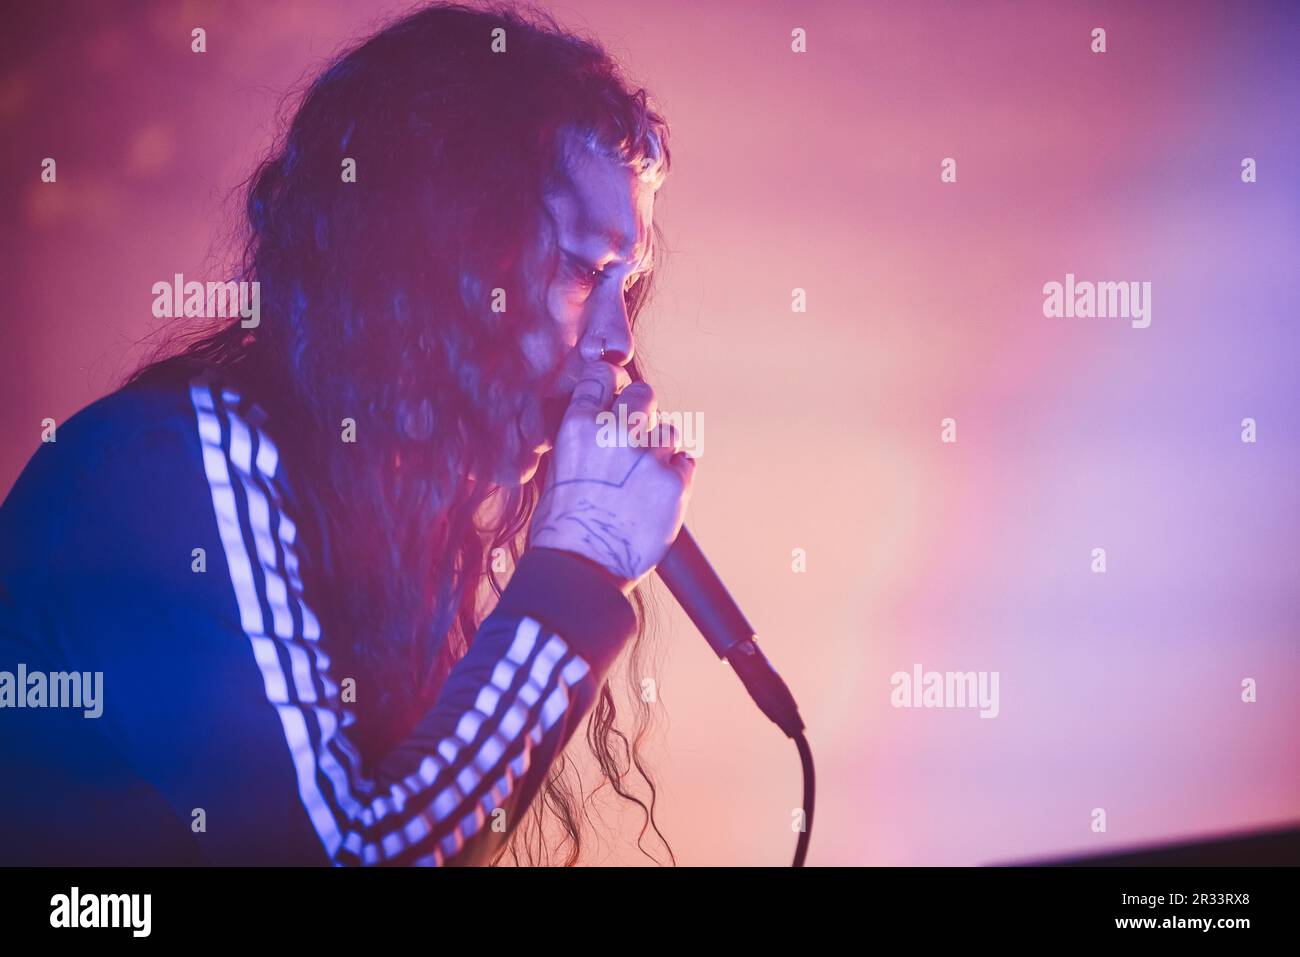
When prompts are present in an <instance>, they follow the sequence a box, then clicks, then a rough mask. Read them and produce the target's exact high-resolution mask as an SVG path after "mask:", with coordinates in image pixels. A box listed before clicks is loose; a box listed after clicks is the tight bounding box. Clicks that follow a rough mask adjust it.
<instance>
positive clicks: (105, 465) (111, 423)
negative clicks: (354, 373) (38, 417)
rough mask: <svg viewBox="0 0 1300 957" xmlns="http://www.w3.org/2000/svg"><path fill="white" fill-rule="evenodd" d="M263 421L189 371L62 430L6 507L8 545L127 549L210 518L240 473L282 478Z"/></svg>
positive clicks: (228, 385) (104, 405)
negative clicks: (138, 535) (142, 538)
mask: <svg viewBox="0 0 1300 957" xmlns="http://www.w3.org/2000/svg"><path fill="white" fill-rule="evenodd" d="M263 419H264V416H263V415H262V414H261V411H260V409H259V408H258V406H257V405H256V403H255V402H253V401H252V399H251V398H250V397H247V396H245V395H244V394H243V393H242V391H241V390H240V389H239V388H238V387H237V386H236V385H234V384H233V383H232V382H231V381H230V380H228V379H225V378H223V377H221V376H219V375H217V374H215V373H213V372H210V371H206V372H205V371H200V370H197V369H193V368H188V367H184V366H181V367H177V368H175V369H172V370H170V371H169V372H168V374H165V375H159V376H152V377H150V378H148V379H145V380H143V381H139V382H135V383H132V384H130V385H127V386H125V387H123V388H121V389H118V390H117V391H115V392H113V393H111V394H110V395H107V396H105V397H103V398H101V399H99V400H98V401H96V402H93V403H91V404H90V405H88V406H87V407H85V408H84V409H82V410H81V411H80V412H78V413H77V414H76V415H74V416H72V417H71V418H69V419H68V420H67V421H66V422H63V423H61V424H57V425H56V426H55V428H54V430H53V434H52V435H51V436H50V438H49V440H48V441H45V442H43V443H42V444H41V446H40V447H39V448H38V449H37V451H36V452H35V454H34V455H33V456H32V458H31V460H30V461H29V462H28V464H27V466H26V468H24V470H23V472H22V474H21V475H20V476H19V478H18V481H17V482H16V483H15V485H14V487H13V489H12V490H11V492H10V493H9V495H8V496H7V497H6V499H5V501H4V503H3V505H2V506H0V539H16V540H20V541H25V542H28V543H30V542H32V541H44V542H46V543H48V544H49V545H50V546H51V547H58V546H59V544H60V542H62V541H65V540H67V539H69V538H71V537H82V538H84V536H85V535H99V534H100V533H102V535H103V536H107V535H112V536H116V537H117V538H118V540H119V541H120V536H121V535H122V534H124V533H125V532H126V531H127V530H131V529H138V530H149V529H154V530H158V531H162V530H164V528H165V527H166V526H167V525H169V524H173V525H174V524H176V523H181V524H185V523H187V522H189V521H192V520H200V519H202V518H204V517H206V516H209V515H211V513H212V505H211V503H212V497H211V492H212V482H213V481H214V480H220V479H224V480H225V481H226V482H229V481H230V472H231V470H232V467H238V465H242V466H244V467H245V468H246V469H248V468H256V467H257V466H258V465H260V466H261V467H262V469H263V470H264V471H265V476H266V479H267V480H269V479H270V478H271V477H272V476H273V475H274V474H275V473H276V471H277V469H278V454H277V453H276V450H275V447H274V445H273V444H272V443H271V442H270V440H269V438H264V437H262V436H261V435H260V432H259V426H260V425H261V422H262V420H263ZM205 506H206V507H205ZM101 537H102V536H101ZM123 544H125V543H123Z"/></svg>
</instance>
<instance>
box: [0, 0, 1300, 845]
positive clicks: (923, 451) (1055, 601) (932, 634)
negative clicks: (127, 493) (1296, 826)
mask: <svg viewBox="0 0 1300 957" xmlns="http://www.w3.org/2000/svg"><path fill="white" fill-rule="evenodd" d="M33 6H34V7H35V9H25V10H24V11H22V12H20V13H18V14H17V15H16V16H15V17H14V22H13V24H12V29H11V30H10V32H9V34H8V36H7V37H6V38H5V40H4V41H3V43H4V51H5V53H4V60H3V67H2V69H0V130H2V131H3V136H2V137H0V139H2V140H3V146H0V149H2V150H3V158H4V171H5V176H4V181H3V183H0V193H2V194H3V198H4V205H5V208H6V209H7V210H8V211H10V228H9V229H7V230H5V231H4V235H3V239H0V243H2V244H3V245H2V246H0V250H2V251H3V256H2V259H3V261H4V262H5V263H6V274H7V275H6V287H7V289H8V292H9V309H8V310H7V315H6V317H5V320H4V323H5V331H6V333H7V334H6V342H7V344H8V347H7V348H6V349H5V350H3V354H2V355H0V422H2V423H3V430H4V436H5V442H4V445H3V448H2V449H0V490H3V491H7V489H8V488H9V486H10V485H11V484H12V482H13V480H14V478H16V476H17V474H18V471H19V470H20V469H21V467H22V465H23V463H24V462H25V460H26V458H27V457H28V456H29V455H30V454H31V452H32V451H33V450H34V449H35V447H36V444H37V442H38V441H39V429H40V426H39V423H40V420H41V419H42V418H44V417H45V416H53V417H55V418H56V419H58V420H59V421H62V420H63V419H65V418H66V417H67V416H68V415H70V414H71V413H72V412H74V411H75V410H76V409H78V408H80V407H81V406H83V405H85V404H86V403H88V402H89V401H91V400H93V399H94V398H96V397H97V396H99V395H101V394H103V393H104V392H105V391H107V390H109V389H110V388H112V387H113V386H114V384H115V383H116V382H117V381H118V380H119V379H120V377H121V376H122V375H123V374H124V373H125V372H126V371H128V370H129V369H130V368H131V367H132V366H133V364H134V363H135V362H136V361H138V359H139V358H140V355H141V348H142V347H141V345H140V344H139V340H140V339H141V338H142V337H144V336H146V335H147V334H150V333H153V332H156V331H157V329H158V326H159V323H158V321H157V320H154V319H153V318H152V317H151V316H150V310H149V306H150V303H151V301H152V296H151V293H150V287H151V286H152V284H153V283H154V282H156V281H159V280H166V279H170V277H171V276H172V275H173V274H174V273H176V272H183V273H186V274H187V275H189V274H193V275H205V276H206V275H207V273H206V272H205V269H206V268H207V266H208V264H210V263H211V262H212V260H213V257H214V255H216V252H217V251H218V250H219V248H220V244H219V240H220V236H221V229H222V228H223V224H224V223H225V222H226V217H228V215H229V213H230V211H231V209H232V206H231V203H230V199H229V193H230V191H231V190H232V189H233V188H234V187H235V186H236V185H237V184H238V183H239V182H240V181H241V180H242V179H243V177H244V176H246V175H247V173H248V172H249V170H250V168H251V166H252V163H253V162H254V160H255V158H256V157H257V156H258V155H259V153H260V151H261V150H263V149H264V148H265V147H266V145H267V143H268V137H269V136H270V134H271V132H272V131H273V129H274V124H273V118H274V115H275V110H276V106H277V102H278V96H279V94H281V93H283V92H284V91H286V90H288V89H289V88H290V87H291V86H292V85H293V84H294V82H295V81H297V80H299V79H300V78H301V77H302V76H304V75H308V74H310V73H311V72H312V71H313V70H314V69H316V68H318V67H319V65H320V63H321V61H322V58H323V57H325V56H327V55H328V54H330V53H331V52H332V51H334V50H335V49H337V48H338V47H339V46H340V45H341V44H343V43H344V41H346V40H347V39H348V38H350V37H353V36H355V35H357V34H358V33H359V32H361V31H364V30H365V29H367V28H369V27H371V26H373V25H375V24H376V23H378V22H379V21H381V20H382V19H383V18H385V17H386V16H388V15H390V14H392V13H394V12H396V11H399V10H401V9H404V5H396V4H382V3H373V4H360V3H344V2H340V0H332V2H313V3H308V2H302V0H297V2H289V3H284V4H275V5H269V4H260V3H253V2H237V3H223V4H215V3H211V4H209V3H189V4H182V5H174V4H164V3H156V2H155V3H135V4H105V5H100V4H95V5H91V4H71V5H68V4H49V5H44V6H42V5H33ZM547 9H550V10H552V11H553V12H554V13H555V14H556V16H557V17H559V18H560V19H561V21H562V22H564V23H566V24H568V25H570V26H576V27H585V28H588V29H590V30H591V31H592V32H593V33H595V34H596V35H597V36H598V37H599V38H600V39H602V40H603V41H604V42H605V43H606V44H607V46H608V47H609V48H610V49H611V50H612V52H614V53H615V54H616V55H618V56H620V57H621V58H622V59H623V62H624V63H625V65H626V66H627V67H628V69H629V71H630V72H631V73H632V75H633V76H634V77H636V78H637V79H638V80H640V81H641V82H643V83H644V84H646V85H647V86H648V87H649V89H650V90H651V92H652V93H653V94H654V95H655V96H656V97H657V99H658V101H659V102H660V103H661V104H662V106H663V107H664V109H665V112H666V113H667V115H668V117H669V119H670V121H671V122H672V124H673V141H672V148H673V155H674V172H673V174H672V176H671V177H670V179H669V183H668V185H667V187H666V188H665V190H664V193H663V194H662V196H661V199H660V203H659V208H658V218H659V220H660V222H661V223H662V225H663V227H664V229H665V230H666V234H667V238H668V245H669V256H668V257H667V262H666V267H665V269H664V272H663V275H662V277H661V285H660V292H659V294H658V298H657V300H656V302H655V304H654V306H653V308H652V309H651V310H650V311H649V313H648V315H647V328H646V330H645V332H644V335H643V340H642V343H641V349H642V354H643V356H644V357H645V359H644V366H645V368H646V370H647V373H648V374H649V375H650V376H651V377H652V379H653V381H655V382H656V383H657V384H658V387H659V390H660V392H661V395H662V404H663V406H664V407H665V408H669V409H678V410H684V411H698V412H701V413H702V414H703V418H704V422H705V433H704V455H703V457H702V459H701V468H700V471H699V475H698V482H697V490H696V494H695V497H694V501H693V503H692V508H691V512H690V516H689V523H690V525H691V527H692V528H693V529H694V531H695V533H696V536H697V537H698V538H699V539H700V541H701V542H702V544H703V545H704V546H705V547H706V549H707V551H708V552H709V554H710V555H711V556H712V557H713V559H714V561H715V564H716V565H717V566H718V568H719V569H720V570H721V571H722V572H723V573H724V576H725V578H726V579H727V580H728V581H729V582H730V583H732V588H733V592H734V593H735V595H736V597H737V598H738V599H739V600H740V602H741V604H742V606H743V607H744V608H745V609H746V611H747V613H748V615H749V617H750V619H751V620H752V621H753V622H754V623H755V625H756V626H757V627H758V628H759V631H760V637H761V639H762V642H763V645H764V647H765V648H766V649H767V652H768V655H769V656H770V657H771V658H772V659H773V661H774V662H775V663H777V664H778V666H779V667H780V668H781V670H782V672H783V674H784V675H785V677H786V679H787V681H788V682H789V684H790V685H791V687H792V688H793V689H794V690H795V692H796V694H797V695H798V697H799V700H800V702H801V705H802V710H803V713H804V716H805V718H806V720H807V723H808V725H809V729H810V736H811V741H812V744H813V747H814V751H815V753H816V756H817V759H818V772H819V778H818V780H819V793H818V798H819V804H818V809H817V819H816V827H815V834H814V840H813V845H812V853H811V856H810V862H811V863H815V864H959V865H965V864H978V863H987V862H994V861H1007V860H1023V859H1029V858H1040V857H1050V856H1053V855H1060V854H1067V853H1068V854H1076V853H1089V852H1102V851H1108V850H1115V849H1117V848H1121V847H1127V846H1131V845H1135V844H1145V843H1149V842H1154V841H1163V840H1171V839H1179V838H1184V837H1190V836H1199V835H1208V834H1217V833H1222V832H1229V831H1235V830H1240V829H1247V828H1254V827H1263V826H1267V825H1274V824H1280V823H1283V822H1287V821H1293V820H1294V819H1295V818H1296V817H1297V816H1300V815H1298V814H1297V811H1298V810H1300V760H1298V759H1297V751H1296V747H1295V739H1294V729H1295V728H1296V727H1297V724H1298V723H1300V721H1298V719H1300V704H1298V702H1300V687H1298V686H1300V656H1298V654H1297V622H1298V620H1300V616H1298V615H1297V612H1298V611H1300V598H1298V595H1300V592H1298V590H1297V583H1296V571H1295V570H1296V567H1297V564H1296V559H1295V551H1296V543H1297V539H1298V537H1300V536H1298V534H1297V533H1298V532H1300V509H1298V508H1297V495H1296V484H1297V483H1296V476H1297V473H1298V467H1300V427H1298V425H1297V401H1296V399H1297V387H1296V379H1295V368H1296V358H1297V347H1300V332H1298V331H1297V316H1298V315H1300V310H1298V307H1300V287H1298V284H1297V278H1296V272H1297V270H1296V264H1297V261H1298V260H1297V253H1300V241H1298V240H1297V236H1298V235H1300V230H1298V229H1297V227H1298V226H1300V202H1298V199H1300V188H1298V186H1297V181H1298V180H1297V177H1298V176H1300V170H1297V166H1296V157H1297V156H1300V142H1298V141H1300V133H1298V132H1297V130H1298V129H1300V127H1297V124H1296V122H1295V117H1296V116H1297V115H1300V83H1297V73H1300V68H1298V67H1297V64H1296V57H1295V51H1296V49H1297V47H1298V45H1300V44H1298V43H1297V40H1300V11H1297V10H1296V9H1295V8H1293V7H1289V6H1288V5H1286V4H1281V3H1279V4H1261V3H1255V4H1238V5H1223V4H1216V3H1172V2H1170V3H1152V4H1143V5H1140V6H1139V5H1133V4H1122V3H1115V4H1105V3H1083V4H1057V5H1046V4H1037V3H1018V4H1007V3H981V4H939V3H902V2H898V3H888V4H871V5H867V4H857V3H824V2H823V3H798V4H795V3H788V4H786V3H764V4H751V3H720V4H696V3H690V2H685V0H671V2H662V3H657V4H634V3H596V2H582V3H563V4H553V5H547ZM194 26H204V27H205V28H206V29H207V31H208V45H209V52H208V53H207V54H204V55H201V56H199V55H194V54H191V53H190V52H189V31H190V29H192V27H194ZM1098 26H1100V27H1104V28H1105V29H1106V30H1107V38H1108V50H1107V52H1106V53H1105V54H1100V55H1098V54H1093V53H1091V52H1090V50H1089V44H1090V32H1091V30H1092V29H1093V28H1094V27H1098ZM795 27H802V28H804V29H806V30H807V35H808V52H807V53H806V54H802V55H797V54H794V53H792V52H791V50H790V31H791V30H792V29H793V28H795ZM46 156H53V157H56V158H57V160H58V163H59V167H58V169H59V182H58V184H57V187H51V186H46V185H42V184H41V183H40V182H39V164H40V161H41V159H42V158H43V157H46ZM944 157H953V158H954V159H956V161H957V169H958V178H957V182H956V183H952V184H944V183H941V182H940V177H939V172H940V162H941V160H942V159H943V158H944ZM1244 157H1253V158H1255V159H1256V161H1257V163H1258V170H1259V174H1258V175H1259V179H1258V182H1256V183H1253V184H1245V183H1243V182H1242V181H1241V178H1240V166H1241V161H1242V159H1243V158H1244ZM1066 273H1074V274H1075V275H1076V276H1077V277H1078V278H1079V279H1080V280H1094V281H1102V280H1110V281H1127V280H1134V281H1149V282H1150V283H1151V284H1152V300H1151V302H1152V322H1151V325H1150V327H1149V328H1146V329H1135V328H1132V327H1131V326H1130V325H1129V323H1128V322H1126V321H1124V320H1118V319H1048V318H1045V317H1044V316H1043V313H1042V305H1043V293H1042V287H1043V284H1044V283H1046V282H1049V281H1063V280H1064V278H1065V274H1066ZM210 278H215V277H210ZM796 287H799V288H803V289H805V290H806V291H807V302H808V310H807V312H806V313H804V314H795V313H792V312H791V308H790V302H791V290H792V289H794V288H796ZM946 417H952V418H954V419H955V420H956V422H957V435H958V440H957V442H956V443H955V444H943V443H941V442H940V440H939V439H940V422H941V420H942V419H944V418H946ZM1245 417H1251V418H1254V419H1255V420H1256V421H1257V422H1258V429H1259V440H1258V442H1257V443H1256V444H1245V443H1243V442H1242V441H1241V439H1240V432H1241V420H1242V419H1243V418H1245ZM1097 547H1102V548H1105V549H1106V552H1107V566H1108V568H1107V572H1106V573H1105V574H1094V573H1093V572H1092V571H1091V570H1090V565H1091V562H1092V555H1091V553H1092V549H1094V548H1097ZM795 548H802V549H805V550H806V553H807V571H806V572H805V573H802V574H799V573H795V572H793V571H792V569H791V560H792V550H793V549H795ZM661 604H662V606H663V608H664V611H665V614H664V616H663V626H662V629H661V630H662V632H663V644H664V645H665V648H666V651H665V665H664V667H663V669H662V670H661V671H660V672H658V673H657V674H656V675H655V677H656V678H657V680H658V687H659V694H660V703H661V705H662V712H663V718H664V729H663V731H662V733H661V735H660V737H659V739H658V740H657V743H656V744H655V745H654V747H653V748H652V751H651V756H652V763H653V765H654V766H655V767H656V769H657V770H658V773H659V782H660V785H661V790H660V798H659V813H660V817H661V820H662V822H663V826H664V828H665V830H666V832H667V834H668V836H669V838H670V839H671V840H672V842H673V847H674V849H675V851H676V853H677V857H678V860H679V862H680V863H683V864H728V863H739V864H756V863H781V862H784V861H786V860H787V859H788V856H789V853H790V852H791V850H792V848H793V845H794V837H795V835H794V834H793V833H792V831H791V812H792V810H793V809H794V808H795V807H796V806H797V805H798V803H799V790H798V788H799V778H798V764H797V761H796V759H795V754H794V749H793V748H792V747H791V746H790V745H789V743H788V742H787V741H786V740H785V739H784V738H783V737H782V736H781V735H780V733H779V732H778V731H776V729H775V728H773V727H772V726H771V725H769V724H768V723H767V722H766V720H765V719H763V718H762V717H761V716H760V715H759V714H758V713H757V712H756V711H755V710H754V709H753V708H752V707H751V706H750V705H749V704H748V703H747V701H746V700H745V699H744V697H743V693H742V692H741V691H740V689H739V688H738V686H737V685H736V683H735V681H734V679H733V678H732V676H731V675H730V674H729V672H728V670H727V669H725V668H724V666H722V665H721V664H719V663H718V662H717V661H716V659H713V658H712V656H711V653H710V652H709V651H708V649H707V647H706V646H705V645H704V644H703V642H702V641H701V640H700V639H699V638H698V637H697V636H696V635H695V634H694V633H693V632H692V629H691V627H690V626H689V624H688V623H687V622H686V621H685V619H684V618H683V617H682V616H681V615H680V614H679V613H678V612H676V610H675V609H670V607H669V605H670V603H669V602H668V601H667V600H664V601H663V602H661ZM918 663H919V664H921V665H923V666H924V667H925V668H926V669H933V670H939V671H968V670H969V671H990V672H991V671H997V672H998V673H999V674H1000V714H999V715H998V717H996V718H995V719H991V720H986V719H981V718H980V717H979V715H978V714H977V713H976V712H974V711H960V710H924V709H896V708H893V707H891V704H890V691H891V686H890V676H891V675H892V674H893V673H894V672H896V671H900V670H901V671H909V672H910V671H911V669H912V667H913V665H914V664H918ZM1247 677H1251V678H1254V679H1255V680H1256V681H1257V682H1258V689H1259V691H1258V694H1259V700H1258V701H1257V702H1256V703H1254V704H1246V703H1243V702H1242V701H1241V682H1242V680H1243V679H1244V678H1247ZM587 779H588V780H590V775H587ZM601 807H602V809H603V810H604V813H605V816H606V820H607V822H608V835H607V840H606V841H605V843H604V845H603V847H602V848H601V849H600V850H599V851H598V852H597V853H596V854H595V855H593V858H592V859H593V860H595V861H600V862H605V863H627V864H635V863H641V862H644V858H642V857H641V856H640V855H638V854H637V853H636V851H635V849H634V847H633V842H634V838H635V834H636V831H637V830H638V829H639V827H640V817H639V815H638V814H637V813H636V812H635V810H634V809H629V808H627V807H625V806H623V805H620V804H619V803H617V802H602V804H601ZM1094 808H1104V809H1105V810H1106V815H1107V825H1108V827H1107V831H1106V832H1105V833H1100V834H1099V833H1094V832H1093V831H1092V830H1091V829H1090V823H1091V821H1092V817H1091V813H1092V810H1093V809H1094Z"/></svg>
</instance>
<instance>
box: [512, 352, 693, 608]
mask: <svg viewBox="0 0 1300 957" xmlns="http://www.w3.org/2000/svg"><path fill="white" fill-rule="evenodd" d="M620 407H622V408H620ZM656 412H657V408H656V403H655V395H654V390H653V389H651V388H650V386H649V385H647V384H646V383H644V382H633V381H632V380H631V377H630V376H629V374H628V372H627V371H626V370H625V369H623V368H621V367H619V366H615V365H612V364H610V363H608V362H601V361H595V362H589V363H587V366H586V368H585V369H584V371H583V374H582V377H581V379H580V380H579V381H578V384H577V385H576V386H575V388H574V390H573V396H572V398H571V399H570V401H569V406H568V409H567V410H566V411H565V413H564V418H563V419H562V420H561V421H560V423H559V428H558V430H557V433H556V437H555V450H554V452H553V453H552V455H553V460H552V462H551V467H550V470H549V472H548V474H547V484H546V488H545V491H544V492H543V495H542V498H541V501H540V502H539V503H538V506H537V511H536V513H535V517H534V519H533V525H532V532H531V536H530V540H529V541H530V544H532V545H536V546H538V547H542V548H558V549H563V550H564V551H569V552H574V553H576V554H578V555H582V556H583V557H585V558H588V559H590V560H592V561H594V562H596V563H597V564H599V565H601V566H603V567H604V568H605V569H606V570H608V571H609V572H610V573H611V574H613V575H614V576H615V577H616V578H618V579H619V580H620V581H621V582H623V590H624V592H625V593H630V592H631V591H632V589H633V588H635V587H636V585H637V584H639V583H640V582H641V580H642V579H644V578H645V577H646V576H647V575H648V574H650V572H651V571H652V570H653V569H654V568H655V566H656V565H658V564H659V562H660V561H661V560H662V559H663V557H664V555H665V554H667V552H668V548H669V546H670V545H672V543H673V541H674V540H675V539H676V538H677V535H678V532H679V531H680V529H681V527H682V520H683V518H684V516H685V514H686V503H687V500H688V498H689V497H690V489H691V481H692V479H693V477H694V474H695V460H694V459H692V458H690V457H689V456H687V455H685V454H679V452H678V448H679V445H680V440H679V437H678V436H677V433H676V430H674V429H673V427H672V426H671V425H667V424H659V423H657V421H656ZM601 413H613V418H614V421H617V422H633V423H644V428H637V429H635V430H629V431H630V432H631V433H632V434H627V435H625V434H621V433H615V434H614V435H613V441H609V439H610V430H609V428H608V427H606V426H603V425H602V423H601Z"/></svg>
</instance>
